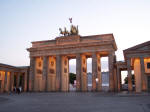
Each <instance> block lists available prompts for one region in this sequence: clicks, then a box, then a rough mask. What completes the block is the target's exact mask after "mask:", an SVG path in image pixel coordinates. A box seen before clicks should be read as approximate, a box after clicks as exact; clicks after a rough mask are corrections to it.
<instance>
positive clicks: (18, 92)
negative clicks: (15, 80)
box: [13, 87, 22, 94]
mask: <svg viewBox="0 0 150 112" xmlns="http://www.w3.org/2000/svg"><path fill="white" fill-rule="evenodd" d="M13 91H14V93H17V94H20V93H21V92H22V88H21V87H17V88H16V87H14V89H13Z"/></svg>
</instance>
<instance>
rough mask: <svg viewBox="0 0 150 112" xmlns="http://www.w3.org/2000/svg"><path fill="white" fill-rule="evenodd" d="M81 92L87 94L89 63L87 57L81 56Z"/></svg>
mask: <svg viewBox="0 0 150 112" xmlns="http://www.w3.org/2000/svg"><path fill="white" fill-rule="evenodd" d="M81 61H82V63H81V91H84V92H86V91H87V90H88V88H87V61H86V55H81Z"/></svg>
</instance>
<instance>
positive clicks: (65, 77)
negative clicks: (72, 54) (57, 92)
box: [61, 56, 69, 92]
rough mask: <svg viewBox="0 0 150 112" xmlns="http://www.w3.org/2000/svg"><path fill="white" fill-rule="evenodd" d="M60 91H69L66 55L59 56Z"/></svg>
mask: <svg viewBox="0 0 150 112" xmlns="http://www.w3.org/2000/svg"><path fill="white" fill-rule="evenodd" d="M61 91H63V92H67V91H69V60H68V57H67V56H62V57H61Z"/></svg>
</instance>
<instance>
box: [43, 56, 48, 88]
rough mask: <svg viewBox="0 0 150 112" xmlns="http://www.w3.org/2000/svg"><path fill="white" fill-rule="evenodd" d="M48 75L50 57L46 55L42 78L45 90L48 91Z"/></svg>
mask: <svg viewBox="0 0 150 112" xmlns="http://www.w3.org/2000/svg"><path fill="white" fill-rule="evenodd" d="M47 77H48V57H47V56H44V57H43V74H42V79H43V87H44V90H45V91H47Z"/></svg>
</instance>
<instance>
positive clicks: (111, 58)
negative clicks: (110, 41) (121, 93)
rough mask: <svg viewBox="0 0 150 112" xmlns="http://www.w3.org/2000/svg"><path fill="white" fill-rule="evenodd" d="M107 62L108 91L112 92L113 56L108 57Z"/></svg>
mask: <svg viewBox="0 0 150 112" xmlns="http://www.w3.org/2000/svg"><path fill="white" fill-rule="evenodd" d="M108 61H109V91H114V54H113V53H112V52H111V53H110V54H109V56H108Z"/></svg>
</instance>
